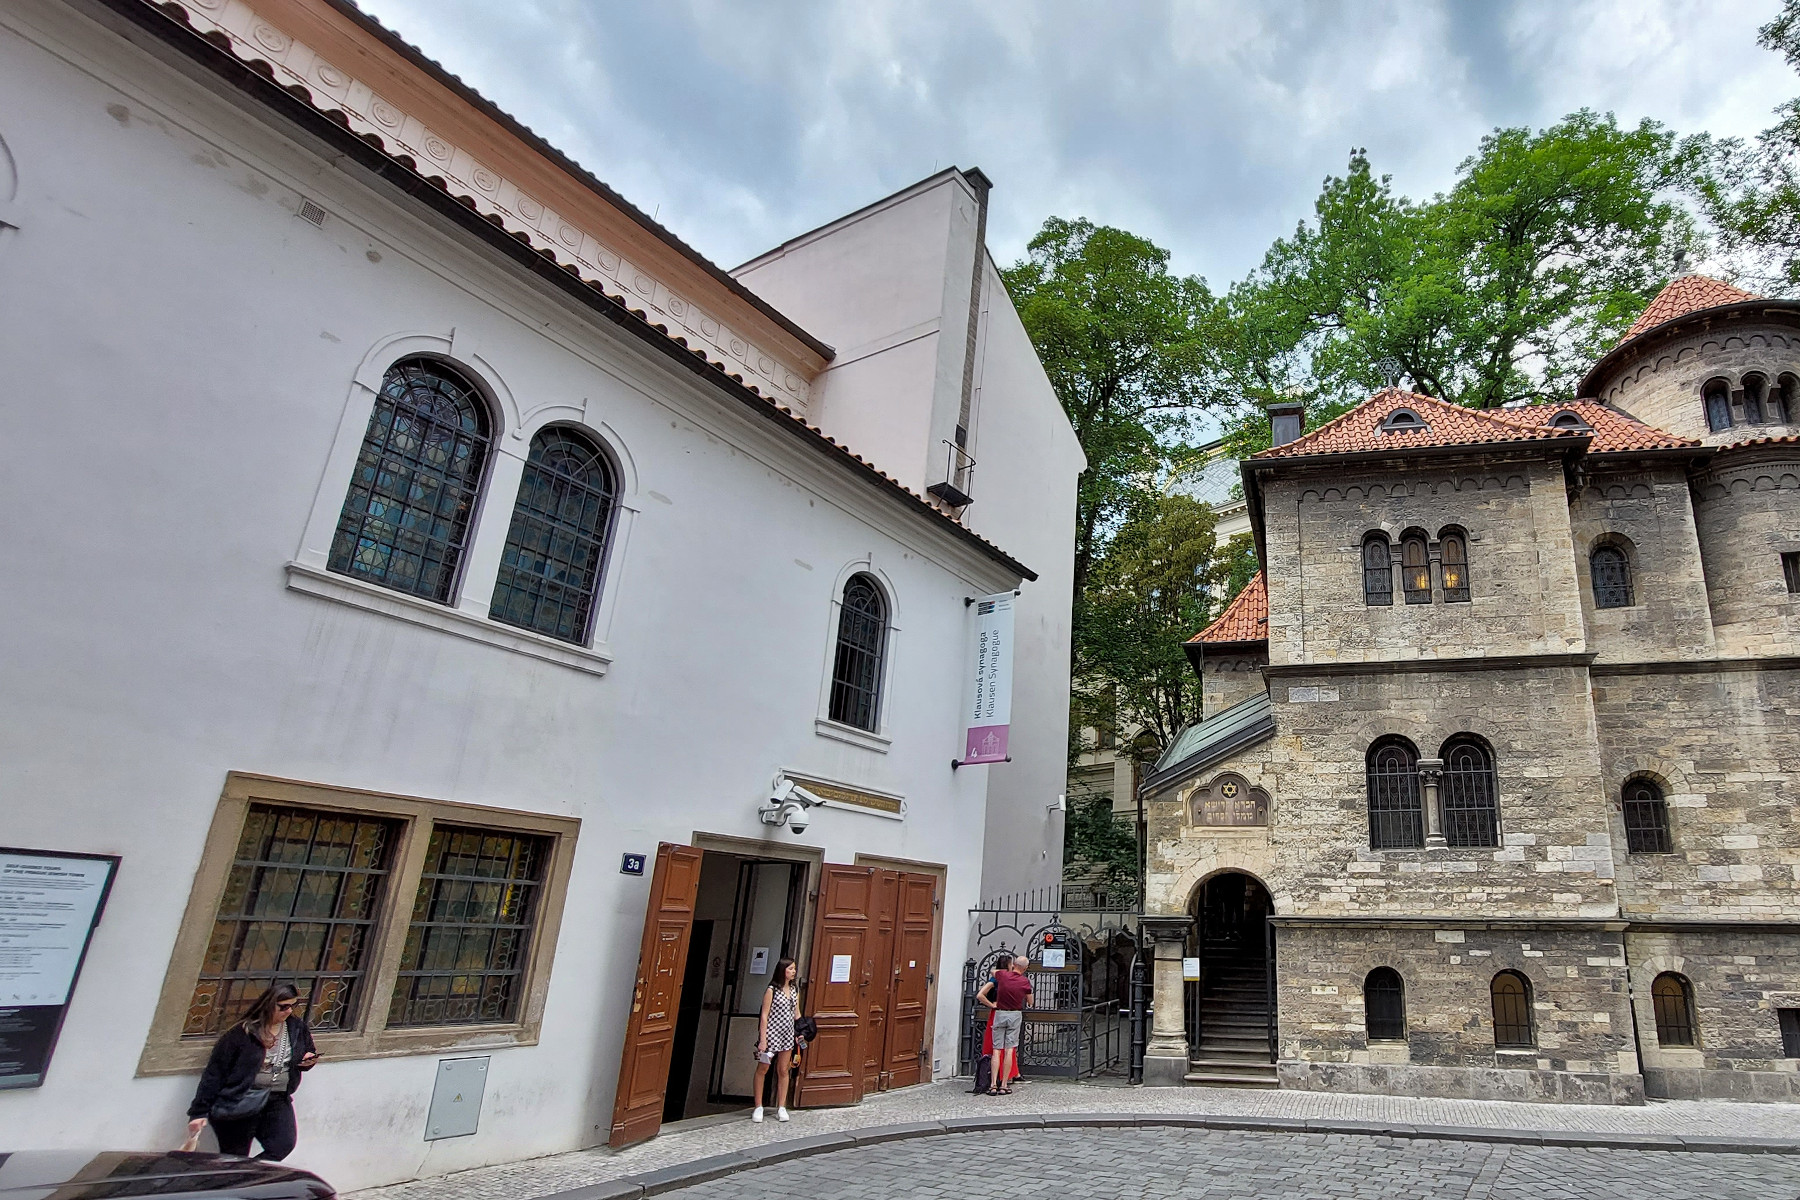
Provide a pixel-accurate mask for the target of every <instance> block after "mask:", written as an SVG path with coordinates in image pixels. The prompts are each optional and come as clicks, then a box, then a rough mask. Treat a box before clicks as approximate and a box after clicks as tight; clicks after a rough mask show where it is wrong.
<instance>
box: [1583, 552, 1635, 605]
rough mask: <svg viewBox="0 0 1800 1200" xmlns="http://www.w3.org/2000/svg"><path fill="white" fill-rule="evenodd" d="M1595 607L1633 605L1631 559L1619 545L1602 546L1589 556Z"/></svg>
mask: <svg viewBox="0 0 1800 1200" xmlns="http://www.w3.org/2000/svg"><path fill="white" fill-rule="evenodd" d="M1588 569H1589V571H1590V573H1591V574H1592V575H1593V580H1594V607H1595V608H1630V607H1631V560H1630V559H1628V558H1626V557H1625V551H1623V550H1621V549H1619V548H1618V547H1617V546H1601V547H1599V548H1598V549H1596V550H1595V551H1594V553H1593V554H1592V555H1591V556H1590V557H1589V558H1588Z"/></svg>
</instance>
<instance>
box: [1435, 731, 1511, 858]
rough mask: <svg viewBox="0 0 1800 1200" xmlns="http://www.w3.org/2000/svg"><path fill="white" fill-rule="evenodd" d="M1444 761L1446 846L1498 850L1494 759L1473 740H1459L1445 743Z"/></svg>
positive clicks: (1497, 804) (1454, 739)
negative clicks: (1479, 847)
mask: <svg viewBox="0 0 1800 1200" xmlns="http://www.w3.org/2000/svg"><path fill="white" fill-rule="evenodd" d="M1443 758H1444V777H1443V783H1442V784H1441V785H1440V788H1441V800H1442V806H1443V813H1444V842H1445V844H1447V845H1451V846H1498V845H1499V844H1500V809H1499V802H1498V793H1499V787H1498V784H1497V781H1496V780H1495V778H1494V759H1493V756H1492V755H1491V754H1489V753H1488V750H1487V747H1486V746H1484V745H1482V744H1481V743H1480V742H1478V741H1476V740H1474V739H1473V738H1467V737H1457V738H1452V739H1451V740H1450V741H1449V742H1447V743H1445V745H1444V750H1443Z"/></svg>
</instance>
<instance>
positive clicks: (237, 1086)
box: [188, 983, 319, 1162]
mask: <svg viewBox="0 0 1800 1200" xmlns="http://www.w3.org/2000/svg"><path fill="white" fill-rule="evenodd" d="M299 1003H300V993H299V992H298V991H296V990H295V988H294V985H293V984H291V983H278V984H275V985H274V986H273V987H270V988H266V989H265V990H264V991H263V994H262V995H260V996H258V997H257V998H256V1002H255V1003H254V1004H252V1005H251V1006H250V1008H249V1010H248V1011H246V1012H245V1013H244V1016H243V1019H242V1020H240V1021H239V1022H238V1023H237V1024H235V1025H233V1026H232V1027H231V1028H230V1029H227V1030H226V1031H225V1032H224V1033H223V1034H221V1035H220V1037H219V1040H218V1041H217V1042H216V1043H214V1045H213V1050H212V1057H211V1058H210V1059H208V1060H207V1063H206V1070H205V1071H204V1072H202V1073H201V1075H200V1086H199V1087H197V1088H195V1089H194V1102H193V1103H192V1104H190V1105H188V1117H189V1120H188V1141H189V1143H190V1144H191V1143H192V1142H193V1141H194V1140H195V1139H196V1138H198V1137H199V1136H200V1131H201V1130H202V1129H204V1128H206V1125H207V1123H208V1122H209V1121H210V1122H211V1123H212V1127H213V1134H214V1135H215V1136H216V1137H217V1138H218V1139H219V1153H221V1154H235V1155H238V1156H239V1157H242V1158H248V1157H249V1155H250V1142H251V1140H252V1139H255V1141H256V1142H257V1143H258V1144H259V1145H260V1146H262V1153H261V1154H258V1155H257V1156H256V1157H258V1158H266V1159H268V1160H270V1161H271V1162H280V1161H281V1160H282V1159H284V1158H286V1157H287V1156H288V1155H289V1154H292V1153H293V1151H294V1142H295V1140H296V1139H297V1138H298V1136H299V1135H298V1132H297V1130H296V1129H295V1127H294V1103H293V1101H292V1099H290V1097H291V1096H292V1095H293V1093H294V1089H295V1088H297V1087H299V1086H300V1072H302V1071H310V1070H312V1068H313V1065H314V1064H315V1063H317V1062H318V1061H319V1055H318V1052H317V1051H315V1050H314V1049H313V1039H312V1031H311V1030H310V1029H308V1028H307V1027H306V1022H305V1021H304V1020H303V1019H301V1018H300V1017H299V1016H298V1015H296V1013H295V1011H294V1010H295V1009H296V1008H297V1007H298V1006H299Z"/></svg>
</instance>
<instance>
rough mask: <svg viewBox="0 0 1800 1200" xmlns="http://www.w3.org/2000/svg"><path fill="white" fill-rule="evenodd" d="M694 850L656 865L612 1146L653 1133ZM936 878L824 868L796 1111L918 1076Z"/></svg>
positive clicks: (689, 925) (694, 880) (695, 879)
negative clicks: (810, 1021) (810, 1024)
mask: <svg viewBox="0 0 1800 1200" xmlns="http://www.w3.org/2000/svg"><path fill="white" fill-rule="evenodd" d="M701 859H702V851H700V850H699V849H696V848H695V847H692V846H677V845H674V844H672V843H669V842H664V843H663V844H662V845H661V846H660V847H659V848H658V849H657V854H656V870H655V872H654V873H653V874H652V876H651V881H650V902H649V906H648V909H647V911H646V913H645V916H644V936H643V941H642V942H641V943H640V945H639V949H638V969H637V977H636V981H635V985H634V988H633V992H632V1000H631V1012H630V1014H629V1016H628V1017H627V1019H626V1027H625V1047H624V1052H623V1054H622V1055H621V1058H620V1062H619V1086H618V1092H617V1096H616V1099H615V1100H614V1104H613V1121H612V1133H611V1136H610V1137H609V1138H608V1142H609V1144H611V1145H613V1146H626V1145H630V1144H631V1143H633V1142H639V1141H642V1140H644V1139H645V1138H648V1137H652V1136H654V1135H655V1133H656V1131H657V1130H658V1129H660V1128H661V1127H662V1117H663V1099H664V1094H665V1092H666V1090H667V1087H668V1079H669V1063H670V1060H671V1058H672V1057H673V1052H674V1042H675V1025H676V1017H677V1009H678V1007H679V1004H678V1002H679V1000H680V997H681V985H682V978H683V975H684V973H685V970H686V965H687V958H688V941H689V939H690V937H691V936H692V932H693V922H694V909H695V904H696V902H697V900H698V898H699V892H700V863H701ZM936 926H937V879H936V877H935V876H932V875H925V874H920V873H916V872H910V871H897V870H889V869H886V868H882V867H874V866H835V865H831V864H827V865H825V866H824V867H822V868H821V874H820V879H819V890H818V899H817V904H816V908H815V911H814V916H813V922H812V953H811V955H810V956H808V957H807V958H806V959H805V960H803V961H805V962H807V964H808V968H807V971H806V973H805V975H803V976H802V978H801V981H800V982H801V1000H802V1009H803V1011H804V1012H805V1013H806V1015H808V1016H811V1017H812V1018H814V1020H816V1021H817V1022H818V1026H819V1032H818V1036H817V1037H815V1038H814V1039H813V1041H812V1043H811V1044H810V1045H809V1046H808V1047H807V1049H806V1053H805V1054H804V1055H802V1056H801V1069H800V1094H799V1097H798V1103H799V1104H801V1105H806V1106H826V1105H842V1104H856V1103H858V1102H860V1101H861V1100H862V1098H863V1096H864V1095H866V1094H867V1093H869V1092H872V1091H885V1090H887V1089H888V1088H894V1087H905V1086H907V1085H909V1084H914V1083H918V1082H920V1081H921V1080H922V1079H924V1078H925V1077H926V1072H925V1069H924V1058H925V1056H926V1055H927V1054H928V1053H930V1050H929V1040H930V1039H929V1035H930V1032H931V1010H930V993H931V982H932V972H933V966H932V960H931V950H932V941H933V935H934V933H935V930H936Z"/></svg>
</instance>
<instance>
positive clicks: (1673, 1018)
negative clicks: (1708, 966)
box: [1650, 971, 1694, 1046]
mask: <svg viewBox="0 0 1800 1200" xmlns="http://www.w3.org/2000/svg"><path fill="white" fill-rule="evenodd" d="M1650 1003H1651V1006H1652V1007H1653V1008H1655V1009H1656V1040H1657V1042H1658V1043H1660V1044H1661V1045H1664V1046H1691V1045H1693V1044H1694V992H1693V988H1692V987H1691V986H1689V984H1688V981H1687V977H1686V976H1684V975H1677V974H1676V973H1675V972H1673V971H1664V972H1663V973H1662V974H1661V975H1658V976H1657V977H1656V979H1655V981H1654V982H1652V983H1651V984H1650Z"/></svg>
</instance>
